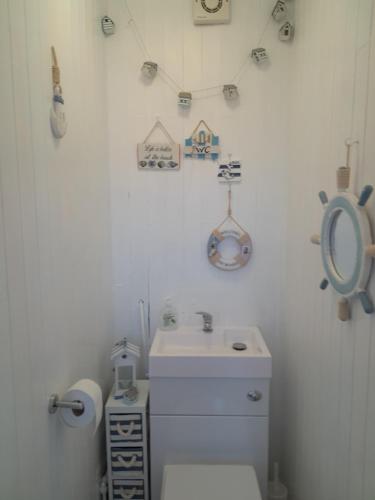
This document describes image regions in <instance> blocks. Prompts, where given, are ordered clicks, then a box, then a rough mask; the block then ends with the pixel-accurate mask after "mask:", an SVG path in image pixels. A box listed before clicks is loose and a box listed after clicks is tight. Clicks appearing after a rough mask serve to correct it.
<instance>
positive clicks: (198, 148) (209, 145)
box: [184, 120, 220, 160]
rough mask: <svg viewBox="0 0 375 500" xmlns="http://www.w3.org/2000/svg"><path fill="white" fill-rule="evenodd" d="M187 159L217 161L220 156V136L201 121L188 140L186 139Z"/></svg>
mask: <svg viewBox="0 0 375 500" xmlns="http://www.w3.org/2000/svg"><path fill="white" fill-rule="evenodd" d="M184 155H185V158H197V159H199V160H217V159H218V158H219V155H220V146H219V136H217V135H215V134H214V133H213V132H212V130H211V129H210V127H209V126H208V125H207V123H206V122H205V121H204V120H201V121H200V122H199V123H198V125H197V127H196V128H195V129H194V131H193V133H192V134H191V136H190V137H189V138H188V139H185V148H184Z"/></svg>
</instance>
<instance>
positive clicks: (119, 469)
mask: <svg viewBox="0 0 375 500" xmlns="http://www.w3.org/2000/svg"><path fill="white" fill-rule="evenodd" d="M111 468H112V473H113V474H115V475H121V476H131V477H134V476H141V475H142V474H143V448H117V447H116V448H111Z"/></svg>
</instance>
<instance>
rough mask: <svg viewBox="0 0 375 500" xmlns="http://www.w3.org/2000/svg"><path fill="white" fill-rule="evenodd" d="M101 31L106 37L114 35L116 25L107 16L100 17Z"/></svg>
mask: <svg viewBox="0 0 375 500" xmlns="http://www.w3.org/2000/svg"><path fill="white" fill-rule="evenodd" d="M102 30H103V33H104V34H105V35H106V36H110V35H114V34H115V32H116V25H115V23H114V22H113V20H112V19H111V18H110V17H108V16H103V17H102Z"/></svg>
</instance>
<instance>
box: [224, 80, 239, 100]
mask: <svg viewBox="0 0 375 500" xmlns="http://www.w3.org/2000/svg"><path fill="white" fill-rule="evenodd" d="M223 94H224V97H225V99H226V100H227V101H234V100H236V99H238V98H239V96H240V94H239V92H238V88H237V86H236V85H234V84H233V83H230V84H228V85H224V88H223Z"/></svg>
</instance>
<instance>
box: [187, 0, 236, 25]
mask: <svg viewBox="0 0 375 500" xmlns="http://www.w3.org/2000/svg"><path fill="white" fill-rule="evenodd" d="M193 19H194V23H195V24H225V23H229V22H230V0H193Z"/></svg>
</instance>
